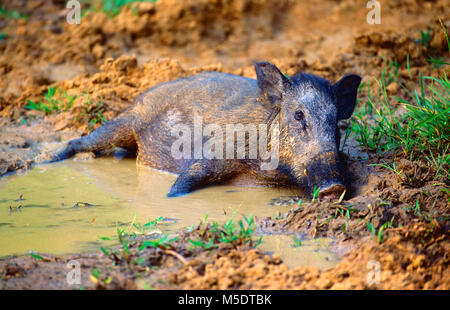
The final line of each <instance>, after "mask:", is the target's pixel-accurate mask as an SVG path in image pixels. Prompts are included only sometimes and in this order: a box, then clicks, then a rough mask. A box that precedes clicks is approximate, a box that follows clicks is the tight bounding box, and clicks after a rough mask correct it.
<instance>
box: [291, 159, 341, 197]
mask: <svg viewBox="0 0 450 310" xmlns="http://www.w3.org/2000/svg"><path fill="white" fill-rule="evenodd" d="M342 171H343V169H342V163H341V161H340V158H339V155H338V154H337V152H333V151H325V152H320V153H319V154H318V155H316V156H315V157H313V158H312V159H311V160H308V161H307V162H306V163H304V164H301V165H299V166H298V167H297V169H295V173H294V174H295V178H296V183H297V184H298V185H299V186H301V187H303V188H305V189H306V190H307V191H308V192H309V193H310V194H312V193H313V191H314V188H318V189H319V198H325V199H327V198H339V197H340V195H341V194H342V193H343V192H344V191H345V190H346V187H345V183H344V175H343V173H342Z"/></svg>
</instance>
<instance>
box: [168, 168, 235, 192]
mask: <svg viewBox="0 0 450 310" xmlns="http://www.w3.org/2000/svg"><path fill="white" fill-rule="evenodd" d="M237 171H238V165H236V163H233V162H232V161H231V160H205V159H202V160H197V161H194V162H192V163H191V164H190V165H189V166H188V167H187V168H186V169H185V170H184V171H183V172H182V173H181V174H180V175H179V176H178V178H177V179H176V181H175V183H174V184H173V185H172V188H171V189H170V192H169V193H168V194H167V197H178V196H183V195H186V194H189V193H191V192H193V191H195V190H197V189H201V188H204V187H207V186H209V185H213V184H221V183H224V182H225V181H227V180H228V179H230V178H232V177H233V176H234V175H236V174H237Z"/></svg>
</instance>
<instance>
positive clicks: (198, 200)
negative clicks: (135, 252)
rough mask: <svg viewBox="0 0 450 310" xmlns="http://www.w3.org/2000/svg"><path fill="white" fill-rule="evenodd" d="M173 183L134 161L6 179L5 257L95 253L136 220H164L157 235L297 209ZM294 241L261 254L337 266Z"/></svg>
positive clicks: (0, 199)
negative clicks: (182, 191) (175, 189)
mask: <svg viewBox="0 0 450 310" xmlns="http://www.w3.org/2000/svg"><path fill="white" fill-rule="evenodd" d="M175 179H176V175H172V174H167V173H164V172H160V171H156V170H154V169H150V168H147V167H139V166H137V165H136V160H135V159H131V158H124V159H120V160H119V159H117V158H98V159H95V160H87V161H86V160H85V161H76V160H67V161H64V162H60V163H55V164H48V165H38V166H36V167H34V168H33V169H31V170H29V171H27V172H26V173H24V174H23V175H9V176H6V177H4V178H2V179H0V210H1V211H0V212H1V219H0V234H1V235H2V238H1V240H0V256H7V255H12V254H24V253H27V252H30V251H36V252H44V253H50V254H67V253H80V252H89V251H97V250H98V249H99V248H100V247H101V246H111V245H113V244H112V243H111V241H104V240H101V239H100V237H112V236H114V235H115V233H116V228H117V225H126V224H128V223H130V222H131V221H132V220H133V218H134V216H136V222H139V223H141V224H143V223H146V222H148V221H149V220H153V219H155V218H159V217H163V218H164V220H163V221H162V224H161V225H158V230H160V231H162V232H165V233H167V232H176V231H177V230H178V229H180V228H183V227H189V226H191V225H197V224H198V223H199V222H200V220H202V219H203V218H204V217H205V216H206V215H208V220H210V221H219V222H225V221H226V220H228V219H230V218H231V217H232V216H234V218H236V219H237V220H238V219H240V218H241V217H242V215H245V216H248V215H249V214H252V215H255V216H260V217H263V216H274V215H275V214H277V213H283V212H287V211H288V210H289V208H290V207H291V206H290V205H289V204H287V205H286V206H284V205H281V206H280V205H277V204H274V203H273V201H278V200H279V199H280V198H279V197H289V195H291V196H292V195H294V193H293V192H292V191H291V190H287V189H274V188H272V189H271V188H249V187H234V186H217V187H211V188H207V189H204V190H201V191H197V192H195V193H192V194H190V195H187V196H184V197H178V198H166V193H167V192H168V191H169V189H170V186H171V185H172V183H173V182H174V180H175ZM293 240H294V239H293V236H292V235H286V236H284V235H277V236H269V235H264V236H263V242H262V244H261V247H262V248H263V249H264V250H266V251H269V252H270V251H272V252H277V253H278V254H280V256H281V257H282V258H283V259H285V260H286V262H287V263H288V265H289V266H291V267H294V266H297V265H315V266H320V267H321V268H327V267H331V266H332V265H334V262H336V263H337V260H336V259H335V257H334V256H333V254H332V253H331V252H328V251H327V250H326V247H327V246H326V245H325V246H324V245H323V244H324V243H320V244H319V243H318V242H316V241H315V240H307V241H305V240H303V241H302V246H301V247H300V248H294V247H292V244H293V242H294V241H293ZM329 242H330V240H328V241H326V244H328V243H329ZM324 251H325V252H324ZM324 253H325V254H324ZM324 257H326V258H324Z"/></svg>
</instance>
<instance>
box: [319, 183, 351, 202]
mask: <svg viewBox="0 0 450 310" xmlns="http://www.w3.org/2000/svg"><path fill="white" fill-rule="evenodd" d="M345 189H346V188H345V186H344V185H343V184H331V185H330V186H328V187H327V188H325V189H321V190H320V192H319V198H320V199H338V198H340V197H341V195H342V193H343V192H344V191H345Z"/></svg>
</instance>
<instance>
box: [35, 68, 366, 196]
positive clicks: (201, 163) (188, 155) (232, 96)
mask: <svg viewBox="0 0 450 310" xmlns="http://www.w3.org/2000/svg"><path fill="white" fill-rule="evenodd" d="M255 71H256V75H257V79H256V80H254V79H250V78H245V77H241V76H235V75H231V74H226V73H218V72H204V73H201V74H198V75H194V76H190V77H187V78H182V79H178V80H175V81H171V82H167V83H163V84H160V85H157V86H155V87H153V88H151V89H149V90H147V91H146V92H144V93H143V94H141V95H140V96H138V97H137V98H136V99H135V104H134V105H133V106H132V107H130V108H129V109H128V110H126V111H124V112H123V113H122V114H120V115H119V116H118V117H117V118H115V119H113V120H111V121H109V122H107V123H106V124H104V125H103V126H102V127H100V128H98V129H97V130H95V131H94V132H92V133H91V134H90V135H87V136H84V137H81V138H79V139H75V140H72V141H70V142H68V143H67V144H66V145H65V146H63V147H62V148H61V149H59V150H58V151H56V152H55V153H53V154H51V155H50V158H48V157H46V156H45V155H44V156H40V158H39V159H38V160H37V161H38V162H54V161H59V160H63V159H67V158H69V157H71V156H73V155H74V154H76V153H79V152H96V153H98V152H101V151H104V150H109V149H114V148H115V147H121V148H124V149H127V150H130V151H132V152H135V153H137V158H138V161H139V162H140V163H143V164H145V165H148V166H150V167H153V168H156V169H160V170H164V171H168V172H172V173H177V174H179V176H178V178H177V180H176V181H175V183H174V184H173V186H172V188H171V189H170V191H169V193H168V194H167V195H168V196H169V197H176V196H180V195H184V194H188V193H190V192H192V191H195V190H197V189H200V188H203V187H206V186H209V185H214V184H225V183H228V184H229V183H234V184H236V183H238V182H239V180H243V179H245V180H246V182H247V183H249V182H250V183H252V184H258V185H267V186H289V187H296V188H298V189H300V190H303V191H305V192H306V193H312V192H313V190H314V189H320V192H319V197H321V198H325V199H326V198H338V197H340V195H342V193H343V192H344V191H345V190H346V186H347V184H346V183H347V182H348V180H346V178H345V177H344V175H345V169H344V168H345V167H344V164H343V160H342V158H341V156H340V154H339V143H340V135H339V129H338V126H337V122H338V121H339V120H342V119H348V118H349V117H350V116H351V115H352V113H353V110H354V107H355V104H356V97H357V90H358V86H359V84H360V82H361V78H360V77H359V76H357V75H353V74H351V75H346V76H344V77H343V78H342V79H341V80H339V81H338V82H337V83H335V84H334V85H333V84H331V83H330V82H329V81H327V80H325V79H323V78H320V77H318V76H315V75H311V74H306V73H299V74H296V75H294V76H291V77H287V76H285V75H284V74H282V73H281V72H280V70H279V69H278V68H277V67H276V66H275V65H273V64H271V63H268V62H258V63H255ZM196 119H197V120H199V121H200V124H201V125H202V126H203V127H204V128H208V130H206V129H203V127H201V128H200V129H198V128H197V127H198V126H197V125H198V124H196V123H195V120H196ZM229 126H234V127H229ZM252 126H254V127H252ZM229 128H234V129H235V132H236V133H237V135H236V137H237V138H236V139H235V132H233V131H232V132H231V133H232V134H231V137H230V135H228V132H227V129H229ZM252 128H257V129H260V130H259V132H258V135H255V134H254V132H252ZM261 129H262V130H261ZM196 130H200V135H196ZM206 131H208V133H206V134H205V132H206ZM192 133H193V136H194V138H193V139H191V138H192ZM197 133H198V132H197ZM224 133H227V135H226V139H223V135H224ZM239 135H241V137H244V138H243V139H244V140H243V141H244V142H242V143H241V145H239V138H238V137H239ZM211 136H213V138H214V141H213V142H214V143H211V139H212V138H211ZM256 136H257V137H258V138H259V140H260V141H258V142H259V143H256V144H255V140H254V138H256ZM263 136H266V137H267V140H265V142H264V141H263V142H261V138H262V137H263ZM180 137H181V138H183V137H184V139H185V140H184V141H188V143H184V144H181V147H175V148H174V145H177V141H178V142H179V140H180ZM230 138H231V139H230ZM186 139H187V140H186ZM198 143H200V144H201V145H203V148H201V149H200V150H199V149H198V146H197V144H198ZM258 145H259V152H255V150H254V149H253V148H255V147H257V146H258ZM205 146H209V147H210V150H211V153H210V154H209V155H210V156H208V152H207V151H205V149H207V147H205ZM239 146H241V147H242V146H243V147H244V148H245V155H246V156H245V155H244V156H242V154H241V156H239ZM261 147H262V148H261ZM174 149H176V151H181V152H182V156H174ZM262 149H265V150H266V152H265V153H266V154H264V152H261V150H262ZM224 153H227V156H223V154H224ZM211 154H212V155H211ZM268 154H269V155H270V158H269V156H267V155H268ZM230 155H232V156H231V157H230ZM263 155H264V156H263ZM274 163H275V165H270V164H274ZM265 165H266V166H265ZM249 180H250V181H249Z"/></svg>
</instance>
